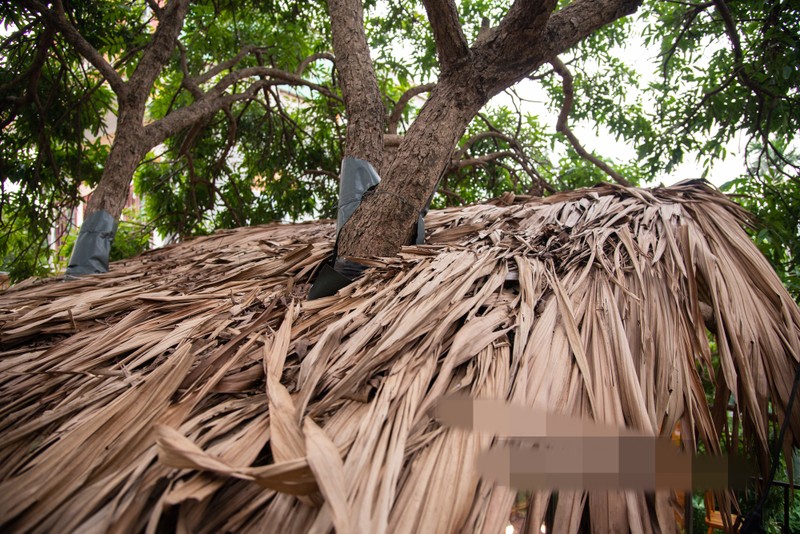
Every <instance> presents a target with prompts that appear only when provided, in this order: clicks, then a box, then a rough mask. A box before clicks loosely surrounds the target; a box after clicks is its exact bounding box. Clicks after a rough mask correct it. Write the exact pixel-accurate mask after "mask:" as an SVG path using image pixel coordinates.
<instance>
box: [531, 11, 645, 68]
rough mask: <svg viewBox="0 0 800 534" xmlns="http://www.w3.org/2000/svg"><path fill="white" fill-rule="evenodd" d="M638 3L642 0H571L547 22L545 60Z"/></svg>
mask: <svg viewBox="0 0 800 534" xmlns="http://www.w3.org/2000/svg"><path fill="white" fill-rule="evenodd" d="M641 4H642V0H605V1H603V0H575V1H574V2H572V3H571V4H569V5H567V6H566V7H564V8H563V9H561V10H559V11H557V12H556V13H553V15H552V16H551V17H550V20H548V21H547V25H546V26H545V28H544V37H543V39H542V43H543V44H544V45H545V47H546V49H547V50H548V51H549V53H550V54H552V55H550V57H548V58H546V59H547V60H549V59H550V58H552V57H555V56H557V55H558V54H560V53H562V52H564V51H566V50H568V49H570V48H572V47H573V46H575V45H576V44H578V43H579V42H581V41H582V40H584V39H585V38H586V37H588V36H589V35H591V34H592V33H594V32H596V31H597V30H599V29H600V28H602V27H603V26H605V25H606V24H609V23H611V22H614V21H615V20H617V19H620V18H622V17H625V16H627V15H631V14H633V13H635V12H636V10H637V9H638V8H639V6H640V5H641ZM545 62H546V60H545V61H542V63H545ZM537 66H538V65H537Z"/></svg>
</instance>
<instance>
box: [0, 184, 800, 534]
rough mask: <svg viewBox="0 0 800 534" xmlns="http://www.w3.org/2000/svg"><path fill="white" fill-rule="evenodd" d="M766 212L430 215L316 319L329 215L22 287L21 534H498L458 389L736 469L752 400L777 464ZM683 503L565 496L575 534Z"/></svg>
mask: <svg viewBox="0 0 800 534" xmlns="http://www.w3.org/2000/svg"><path fill="white" fill-rule="evenodd" d="M745 220H746V214H745V213H744V212H742V211H741V210H740V209H739V208H738V207H737V206H736V205H734V204H732V203H730V202H729V201H727V200H726V199H725V198H724V197H723V196H722V195H720V194H718V193H716V192H714V191H712V190H711V189H710V188H708V187H707V186H705V185H703V184H700V183H686V184H683V185H679V186H674V187H672V188H666V189H655V190H649V191H648V190H640V189H625V188H621V187H616V186H610V185H606V186H602V187H597V188H594V189H589V190H582V191H576V192H572V193H566V194H560V195H556V196H552V197H549V198H547V199H544V200H532V201H530V202H527V203H525V202H514V201H513V199H512V198H511V197H509V198H506V199H505V201H497V202H495V203H494V204H486V205H478V206H471V207H466V208H461V209H448V210H442V211H438V212H432V213H430V214H429V215H428V217H427V218H426V226H427V227H428V229H429V230H428V239H427V242H428V243H429V244H428V245H423V246H419V247H408V248H405V249H404V250H403V251H402V253H401V254H400V255H399V256H398V257H395V258H388V259H383V260H376V261H374V262H372V266H373V268H372V269H370V270H368V271H367V273H366V275H365V276H364V277H363V278H362V279H360V280H359V281H358V282H357V283H355V284H353V285H352V286H349V287H347V288H345V289H344V290H342V291H341V292H340V293H339V294H338V295H336V296H334V297H328V298H324V299H320V300H316V301H311V302H307V301H305V300H304V295H305V292H307V290H308V282H309V279H310V276H311V275H312V273H313V271H314V268H315V267H316V265H317V264H318V263H319V262H320V261H321V260H322V259H323V258H324V257H325V256H326V255H327V254H328V253H329V251H330V249H331V245H332V243H331V234H332V230H333V229H332V224H330V223H328V222H321V223H312V224H300V225H273V226H264V227H255V228H241V229H238V230H233V231H226V232H219V233H217V234H215V235H213V236H210V237H206V238H199V239H195V240H193V241H190V242H186V243H183V244H180V245H176V246H172V247H170V248H167V249H163V250H158V251H153V252H150V253H148V254H145V255H143V256H140V257H138V258H135V259H132V260H128V261H125V262H118V263H116V264H113V265H112V268H111V272H110V273H108V274H105V275H101V276H97V277H92V278H88V279H81V280H73V281H63V280H55V279H54V280H45V281H38V282H37V281H31V282H26V283H23V284H19V285H18V286H16V287H14V288H12V289H10V290H7V291H5V292H3V293H2V294H0V325H2V327H1V329H0V342H1V345H0V349H1V350H2V352H1V353H0V395H1V397H0V432H1V433H0V480H2V483H0V495H1V496H2V499H1V500H0V521H1V522H2V526H3V529H4V530H9V529H10V530H15V531H27V530H35V531H42V532H45V531H73V530H77V531H82V532H89V531H106V530H110V529H116V530H120V531H125V532H134V531H141V530H143V529H145V528H147V529H150V530H153V529H155V528H156V527H159V526H160V527H161V528H167V529H171V530H175V529H180V530H181V531H185V532H219V531H236V532H239V531H248V530H255V529H258V530H266V531H274V532H287V533H288V532H307V531H315V532H325V531H328V530H330V528H331V526H336V528H337V529H338V530H339V531H343V532H344V531H361V532H383V531H391V532H447V531H460V532H477V531H485V532H500V531H502V529H503V527H504V526H505V524H506V523H507V522H508V517H509V512H510V510H511V507H512V504H513V503H514V498H515V492H514V491H513V490H512V489H509V488H505V487H492V486H490V485H489V484H487V483H484V482H482V481H481V480H479V479H478V477H477V475H476V467H475V458H476V457H477V455H478V454H479V453H480V451H481V450H484V449H486V448H487V447H488V446H489V445H490V444H491V443H492V438H491V436H487V435H482V434H472V433H469V432H466V431H461V430H456V429H444V428H442V427H441V426H440V425H439V424H438V423H436V422H435V421H434V420H432V419H431V417H430V415H429V413H430V410H429V409H430V408H431V407H432V406H434V405H435V404H436V402H437V401H438V400H439V399H440V398H442V397H443V396H444V395H447V394H450V393H453V392H468V393H469V394H470V395H472V396H473V397H484V398H494V399H505V400H509V401H513V402H515V403H519V404H525V405H528V406H535V407H538V408H547V409H549V410H552V411H555V412H558V413H565V414H575V415H580V416H585V417H593V418H594V419H596V420H598V421H603V422H608V423H611V424H620V425H626V426H628V427H631V428H635V429H639V430H640V431H642V432H645V433H651V434H656V433H661V434H662V435H669V434H671V432H672V429H673V428H674V427H675V425H676V423H677V422H678V421H679V420H681V421H683V423H684V425H685V426H684V429H687V428H688V429H692V430H693V431H694V433H695V435H696V436H697V438H698V439H699V440H702V441H704V442H705V443H706V444H707V445H706V447H707V448H709V449H711V450H719V438H718V433H719V432H720V430H721V428H722V423H723V420H724V417H725V411H724V407H725V405H727V400H728V398H729V396H730V392H732V393H733V396H734V397H735V399H736V403H737V406H738V411H739V413H741V418H742V421H743V427H744V429H745V430H746V431H747V432H748V433H749V435H750V436H752V439H753V443H755V444H756V446H757V447H760V448H762V449H763V448H764V447H766V445H767V442H766V435H767V434H766V427H767V420H766V417H767V416H766V414H767V404H768V402H769V401H770V400H772V401H774V402H775V406H776V407H777V413H778V418H779V420H780V419H782V418H783V409H784V406H785V403H786V400H787V398H788V396H789V390H790V387H791V383H792V377H793V376H794V371H795V366H796V365H797V364H796V362H797V360H798V357H799V356H800V312H799V311H798V308H797V306H796V305H795V304H794V302H793V301H792V300H791V298H790V297H789V296H788V294H787V293H786V292H785V291H784V289H783V288H782V286H781V284H780V282H779V280H778V278H777V277H776V276H775V274H774V273H773V272H772V270H771V269H770V267H769V265H768V263H767V262H766V260H765V259H764V258H763V257H762V256H761V255H760V254H759V253H758V251H757V250H756V248H755V247H754V246H753V245H752V244H751V242H750V241H749V240H748V238H747V236H746V234H745V233H744V232H743V231H742V229H741V224H743V223H744V221H745ZM706 325H709V327H710V328H711V329H712V330H713V331H714V336H713V339H714V340H715V341H716V344H717V348H718V352H719V362H720V365H718V366H717V368H715V367H714V364H713V363H712V354H711V350H710V346H709V337H708V332H707V328H706ZM703 377H705V379H708V378H709V377H712V378H713V377H716V379H717V381H718V384H717V394H718V398H719V399H722V401H721V402H719V403H717V408H718V409H716V410H714V409H711V408H710V407H709V406H708V405H707V403H706V397H705V394H704V391H703V387H702V381H701V378H703ZM795 413H798V412H797V411H795ZM791 430H792V435H793V436H798V435H800V418H798V417H795V418H794V419H793V420H792V425H791ZM684 433H685V434H686V433H687V432H686V430H684ZM156 442H158V445H156ZM546 499H547V495H543V494H539V495H538V496H537V497H536V498H535V499H534V502H533V506H532V507H531V509H530V511H529V516H530V517H529V520H530V522H531V524H532V525H538V524H539V523H540V522H541V515H542V514H543V513H544V510H545V503H546ZM669 499H670V496H669V494H668V493H660V492H659V493H657V494H656V495H655V496H653V495H649V496H646V495H643V494H634V493H602V494H600V493H592V494H589V495H588V496H587V495H584V494H581V493H568V492H562V493H561V494H560V495H559V499H558V505H557V507H556V510H555V521H556V527H557V528H559V526H560V527H561V528H562V529H565V528H567V526H568V525H571V526H572V529H575V528H577V525H578V523H579V522H580V519H581V516H582V514H583V510H584V508H587V509H588V514H589V520H590V521H591V523H592V526H593V528H594V529H596V531H599V532H610V531H619V529H626V528H627V526H628V525H630V528H631V529H632V530H634V531H644V532H650V531H652V530H653V529H654V528H655V526H656V525H658V526H659V527H660V528H661V530H662V531H663V532H666V531H671V530H674V528H675V526H674V518H673V512H672V508H671V504H670V502H669Z"/></svg>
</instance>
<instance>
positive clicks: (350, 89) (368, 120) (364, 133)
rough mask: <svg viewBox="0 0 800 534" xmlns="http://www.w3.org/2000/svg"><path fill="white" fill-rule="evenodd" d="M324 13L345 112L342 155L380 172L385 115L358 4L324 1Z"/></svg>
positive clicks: (351, 0)
mask: <svg viewBox="0 0 800 534" xmlns="http://www.w3.org/2000/svg"><path fill="white" fill-rule="evenodd" d="M328 12H329V13H330V17H331V33H332V35H333V51H334V53H335V54H336V67H337V70H338V72H339V74H340V79H341V85H342V94H343V95H344V102H345V109H346V110H347V130H346V133H345V152H344V154H345V156H351V157H355V158H359V159H363V160H365V161H368V162H370V163H371V164H372V166H373V167H375V169H376V170H378V172H380V168H381V163H382V160H383V121H384V120H385V118H386V117H385V113H386V111H385V109H384V107H383V101H382V100H381V93H380V89H379V88H378V80H377V78H376V77H375V71H374V70H373V67H372V59H371V58H370V55H369V46H368V45H367V36H366V34H365V32H364V14H363V12H362V6H361V0H328Z"/></svg>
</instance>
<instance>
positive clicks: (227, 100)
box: [145, 67, 339, 144]
mask: <svg viewBox="0 0 800 534" xmlns="http://www.w3.org/2000/svg"><path fill="white" fill-rule="evenodd" d="M256 76H267V77H269V78H270V79H267V80H258V81H256V82H253V83H252V84H251V85H250V87H248V88H247V89H246V90H245V91H243V92H241V93H236V94H232V95H224V92H225V90H226V89H228V88H229V87H230V86H231V85H233V84H234V83H236V82H237V81H239V80H242V79H245V78H250V77H256ZM274 85H293V86H305V87H309V88H311V89H314V90H316V91H318V92H320V93H322V94H324V95H325V96H327V97H329V98H334V99H339V98H338V97H337V96H336V95H334V94H333V93H332V92H331V91H330V90H329V89H328V88H327V87H323V86H321V85H317V84H315V83H313V82H309V81H307V80H304V79H303V78H300V77H299V76H297V75H296V74H292V73H290V72H286V71H282V70H279V69H273V68H270V67H246V68H244V69H240V70H237V71H234V72H231V73H230V74H228V75H226V76H225V77H224V78H222V79H221V80H220V81H219V82H217V84H216V85H214V87H212V88H211V89H210V90H209V91H208V92H206V93H205V94H204V95H203V96H201V97H200V98H198V99H197V100H195V101H194V102H193V103H192V104H190V105H188V106H186V107H183V108H180V109H178V110H175V111H173V112H171V113H169V114H168V115H167V116H166V117H164V118H162V119H160V120H158V121H156V122H153V123H151V124H149V125H148V126H147V127H145V135H146V136H147V137H148V138H149V139H150V140H151V142H152V141H153V140H156V141H155V144H158V143H160V142H161V141H163V140H164V139H166V138H167V137H169V136H170V135H174V134H176V133H178V132H179V131H181V130H182V129H184V128H186V127H188V126H189V125H191V124H192V123H193V122H195V121H197V120H199V119H202V118H204V117H208V116H209V115H211V114H213V113H216V112H217V111H219V110H221V109H223V108H225V107H227V106H229V105H230V104H232V103H234V102H237V101H240V100H247V99H250V98H253V97H254V95H255V93H256V92H258V91H259V90H260V89H262V88H264V87H270V86H274Z"/></svg>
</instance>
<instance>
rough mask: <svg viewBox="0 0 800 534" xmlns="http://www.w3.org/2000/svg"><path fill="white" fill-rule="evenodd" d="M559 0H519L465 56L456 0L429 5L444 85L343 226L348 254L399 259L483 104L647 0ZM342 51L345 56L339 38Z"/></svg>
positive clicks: (344, 251)
mask: <svg viewBox="0 0 800 534" xmlns="http://www.w3.org/2000/svg"><path fill="white" fill-rule="evenodd" d="M555 3H556V2H555V0H546V1H536V0H516V1H515V2H514V4H513V5H512V6H511V8H510V9H509V11H508V14H507V15H506V17H505V18H504V19H503V20H502V21H501V22H500V24H499V25H498V26H497V27H496V28H492V29H490V30H487V31H486V33H485V35H483V36H482V37H481V39H480V40H479V41H478V42H476V43H475V45H473V47H472V48H470V49H469V50H468V51H467V52H466V53H465V52H464V49H463V47H462V46H461V38H460V35H461V30H460V28H450V27H448V25H452V24H457V17H455V16H453V9H454V4H453V2H448V3H447V5H446V6H443V5H437V4H436V3H434V2H426V8H428V15H429V18H430V20H431V24H432V26H433V28H434V35H435V37H436V39H437V50H438V52H439V56H440V62H442V63H443V64H442V69H441V71H442V72H441V75H440V78H439V82H438V84H437V86H436V88H435V89H434V90H433V92H432V93H431V96H430V98H429V99H428V101H427V102H426V103H425V105H424V106H423V108H422V110H421V111H420V114H419V116H418V118H417V120H416V121H415V122H414V124H412V126H411V127H410V128H409V130H408V133H407V134H406V136H405V138H404V139H403V141H402V143H401V145H400V147H399V148H398V150H397V153H396V155H395V156H394V159H393V160H392V163H391V165H390V166H389V168H388V169H385V170H384V172H383V176H382V181H381V183H380V185H379V186H378V187H377V188H376V190H375V194H374V195H370V196H369V197H366V198H365V199H364V201H362V203H361V205H360V206H359V207H358V209H357V210H356V211H355V213H354V214H353V215H352V217H351V219H350V221H349V222H348V224H347V225H345V226H344V228H342V230H341V232H340V234H339V253H340V254H341V255H342V256H350V257H372V256H391V255H394V254H396V253H397V252H398V251H399V250H400V248H401V247H402V246H403V245H405V244H408V243H410V239H411V237H412V236H413V235H414V234H413V232H414V228H415V225H416V220H417V217H418V216H419V213H420V212H421V211H422V209H423V208H424V206H425V204H426V202H427V200H428V198H429V197H430V195H431V194H432V193H433V192H434V191H435V188H436V184H437V183H438V181H439V178H440V176H441V175H442V173H443V172H444V171H445V170H446V168H447V165H448V164H449V162H450V155H451V154H452V151H453V148H454V147H455V145H456V142H457V141H458V139H459V138H460V137H461V136H462V135H463V133H464V130H465V129H466V127H467V125H468V124H469V122H470V121H471V120H472V118H473V117H474V116H475V115H476V114H477V113H478V111H479V110H480V108H481V107H483V106H484V105H485V104H486V103H487V102H488V101H489V99H490V98H491V97H493V96H494V95H496V94H497V93H499V92H500V91H502V90H503V89H505V88H506V87H509V86H511V85H512V84H514V83H516V82H517V81H519V80H521V79H522V78H524V77H525V76H527V75H529V74H530V73H531V72H533V71H534V70H535V69H537V68H538V67H539V66H540V65H542V64H544V63H546V62H548V61H549V60H551V59H552V58H555V57H556V56H557V55H558V54H559V53H562V52H564V51H566V50H567V49H568V48H570V47H571V46H573V45H575V44H576V43H578V42H579V41H581V40H582V39H584V38H585V37H586V36H588V35H590V34H591V33H592V32H594V31H596V30H597V29H599V28H600V27H602V26H604V25H606V24H608V23H610V22H613V21H615V20H617V19H619V18H621V17H624V16H626V15H629V14H631V13H633V12H634V11H636V9H637V8H638V7H639V5H640V4H641V3H642V0H576V1H574V2H572V3H571V4H569V5H567V6H566V7H565V8H563V9H561V10H560V11H558V12H556V13H554V14H553V13H551V12H552V9H554V6H555ZM429 6H431V7H429ZM363 31H364V30H363V26H362V27H361V28H360V33H362V34H363ZM440 40H441V42H440ZM334 51H336V52H337V55H338V51H337V50H336V40H335V39H334ZM347 96H348V95H345V101H347ZM348 131H349V125H348Z"/></svg>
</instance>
